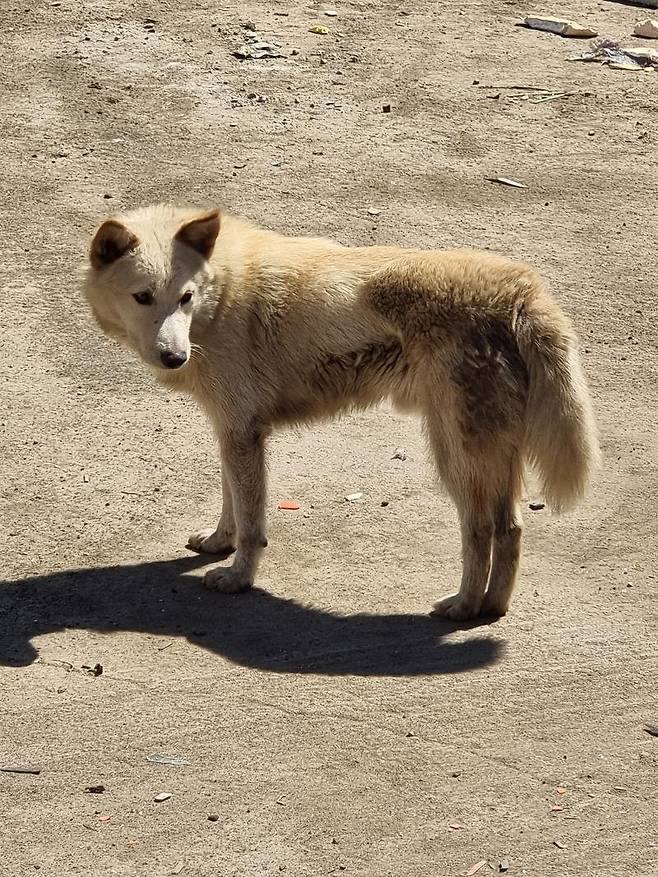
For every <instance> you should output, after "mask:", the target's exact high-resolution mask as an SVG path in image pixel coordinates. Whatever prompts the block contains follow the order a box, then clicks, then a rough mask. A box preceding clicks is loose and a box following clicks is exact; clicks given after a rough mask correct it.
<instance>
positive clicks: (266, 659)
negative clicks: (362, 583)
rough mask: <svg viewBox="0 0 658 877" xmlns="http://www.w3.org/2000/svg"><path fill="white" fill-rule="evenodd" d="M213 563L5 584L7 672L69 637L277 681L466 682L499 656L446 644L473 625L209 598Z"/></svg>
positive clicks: (0, 630) (254, 594) (257, 598)
mask: <svg viewBox="0 0 658 877" xmlns="http://www.w3.org/2000/svg"><path fill="white" fill-rule="evenodd" d="M207 562H208V561H207V559H204V558H203V557H201V556H195V557H189V558H183V559H180V560H172V561H158V562H154V563H143V564H136V565H133V566H110V567H96V568H90V569H76V570H69V571H65V572H59V573H56V574H53V575H45V576H35V577H33V578H27V579H23V580H20V581H11V582H7V581H5V582H0V619H4V621H3V622H2V624H1V627H0V663H2V664H6V665H11V666H26V665H28V664H31V663H32V662H33V661H34V660H35V659H36V658H37V656H38V653H37V651H36V649H35V648H34V646H33V645H32V642H31V641H32V639H34V638H35V637H38V636H41V635H43V634H47V633H51V632H54V631H59V630H64V629H67V628H72V629H75V628H80V629H86V630H95V631H100V632H103V633H110V632H115V631H121V630H124V631H143V632H146V633H151V634H159V635H167V636H171V637H185V638H186V639H187V640H189V641H190V642H191V643H194V644H196V645H199V646H201V647H202V648H204V649H207V650H208V651H210V652H215V653H216V654H218V655H222V656H223V657H225V658H227V659H229V660H230V661H233V662H234V663H236V664H241V665H243V666H247V667H256V668H258V669H261V670H269V671H272V672H279V673H320V674H328V675H340V674H354V675H362V676H378V675H381V676H406V675H409V676H416V675H434V674H444V673H461V672H464V671H467V670H472V669H475V668H478V667H482V666H485V665H487V664H492V663H493V662H494V661H496V660H497V659H498V657H499V656H500V652H501V648H502V646H501V643H500V642H498V641H496V640H494V639H493V638H491V637H489V636H477V637H473V638H470V639H468V640H466V641H462V642H449V641H445V637H446V636H447V635H448V634H450V633H453V632H454V631H455V630H457V629H463V628H464V627H465V625H455V624H452V623H449V622H443V621H439V620H437V619H433V618H430V617H429V616H427V615H366V614H361V615H347V616H345V615H337V614H334V613H331V612H327V611H324V610H320V609H314V608H313V607H310V606H304V605H302V604H300V603H297V602H295V601H293V600H284V599H282V598H281V597H277V596H274V595H273V594H270V593H267V592H266V591H262V590H260V589H258V588H255V589H254V590H253V591H250V592H249V593H247V594H239V595H223V594H218V593H217V592H210V591H206V590H204V588H203V587H202V586H201V583H200V581H199V579H198V578H197V577H196V576H194V577H192V576H190V575H189V573H191V572H192V571H193V570H194V569H195V568H198V567H200V566H202V565H204V564H206V563H207ZM486 623H487V622H486V621H484V620H482V621H477V622H474V623H473V624H472V625H466V626H472V627H475V626H478V625H484V624H486Z"/></svg>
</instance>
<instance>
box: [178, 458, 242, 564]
mask: <svg viewBox="0 0 658 877" xmlns="http://www.w3.org/2000/svg"><path fill="white" fill-rule="evenodd" d="M235 537H236V526H235V514H234V509H233V488H232V487H231V478H230V473H229V468H228V463H227V462H226V460H222V513H221V515H220V517H219V523H218V524H217V529H216V530H201V531H200V532H198V533H192V535H191V536H190V538H189V539H188V540H187V547H188V548H191V549H192V550H193V551H201V552H203V553H204V554H217V555H219V556H220V558H221V559H222V560H223V559H224V558H225V557H228V556H229V554H233V552H234V551H235V541H236V538H235Z"/></svg>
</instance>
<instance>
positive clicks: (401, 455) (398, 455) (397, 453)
mask: <svg viewBox="0 0 658 877" xmlns="http://www.w3.org/2000/svg"><path fill="white" fill-rule="evenodd" d="M406 459H407V452H406V451H405V449H404V448H396V449H395V450H394V451H393V456H392V457H391V460H406Z"/></svg>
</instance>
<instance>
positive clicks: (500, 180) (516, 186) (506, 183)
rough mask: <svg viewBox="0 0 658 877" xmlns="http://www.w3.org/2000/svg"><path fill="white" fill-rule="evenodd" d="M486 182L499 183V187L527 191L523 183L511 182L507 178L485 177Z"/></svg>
mask: <svg viewBox="0 0 658 877" xmlns="http://www.w3.org/2000/svg"><path fill="white" fill-rule="evenodd" d="M487 180H488V181H489V182H490V183H500V184H501V186H512V187H513V188H514V189H527V188H528V187H527V186H526V184H525V183H520V182H519V181H518V180H511V179H510V178H509V177H487Z"/></svg>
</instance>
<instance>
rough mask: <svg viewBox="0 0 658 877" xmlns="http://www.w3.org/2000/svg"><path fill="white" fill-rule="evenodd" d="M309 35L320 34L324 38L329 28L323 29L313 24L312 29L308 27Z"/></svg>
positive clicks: (322, 26) (321, 25) (321, 26)
mask: <svg viewBox="0 0 658 877" xmlns="http://www.w3.org/2000/svg"><path fill="white" fill-rule="evenodd" d="M308 30H309V33H316V34H320V36H323V37H324V36H326V35H327V34H328V33H329V28H328V27H325V26H324V25H323V24H314V25H313V27H309V29H308Z"/></svg>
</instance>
